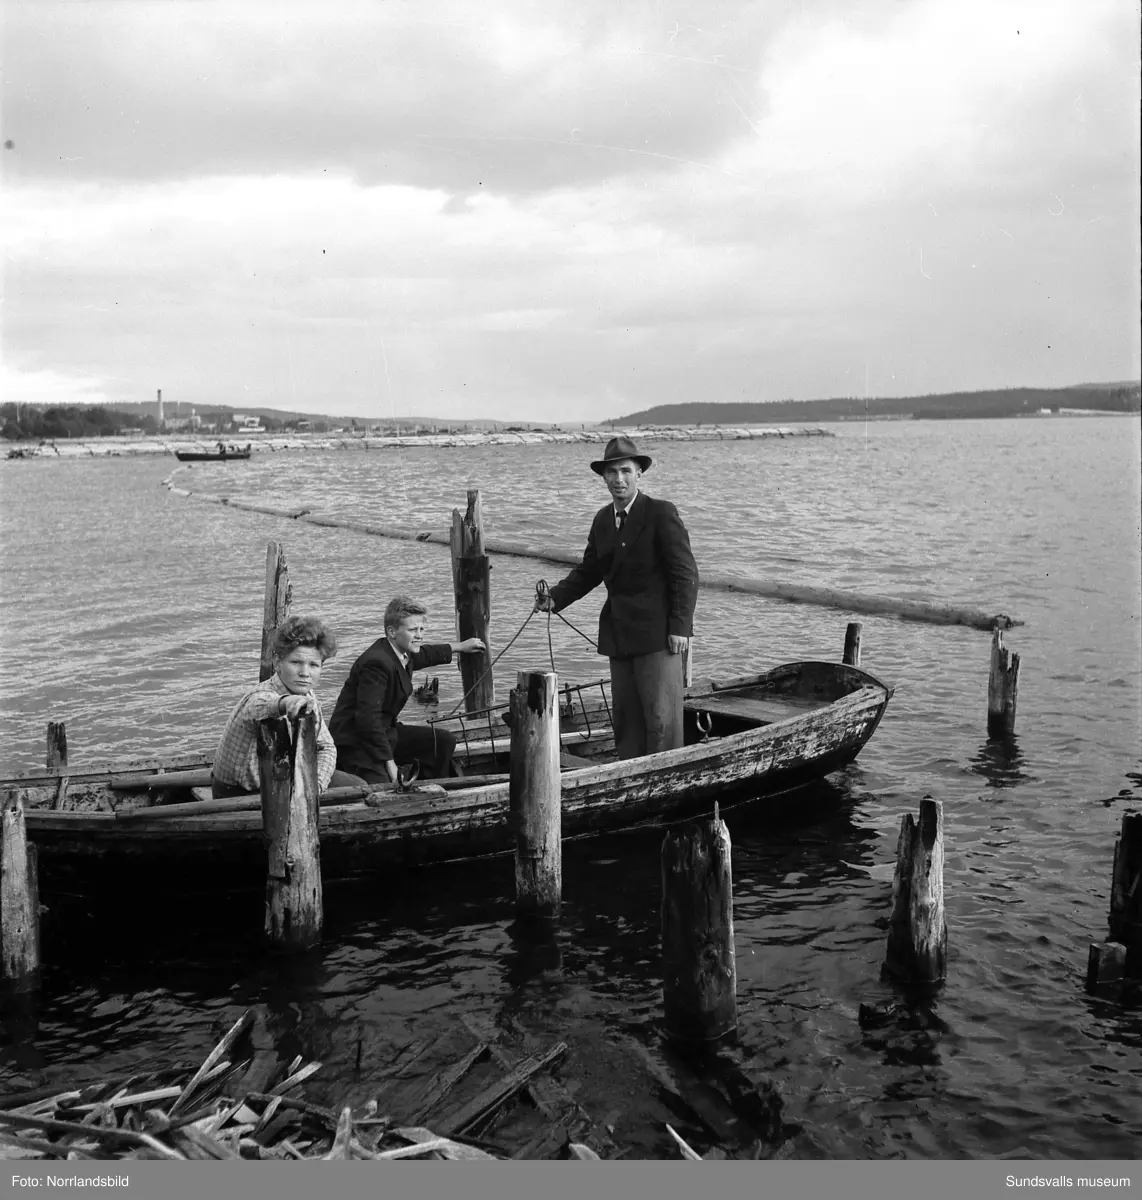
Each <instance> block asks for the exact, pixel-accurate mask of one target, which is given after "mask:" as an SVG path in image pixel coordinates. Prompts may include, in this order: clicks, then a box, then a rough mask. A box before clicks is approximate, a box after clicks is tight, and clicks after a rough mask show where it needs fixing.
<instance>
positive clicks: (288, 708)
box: [281, 693, 313, 717]
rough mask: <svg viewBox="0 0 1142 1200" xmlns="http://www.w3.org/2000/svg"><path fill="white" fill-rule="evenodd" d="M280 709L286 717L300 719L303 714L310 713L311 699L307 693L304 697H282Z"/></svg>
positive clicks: (311, 708) (311, 707)
mask: <svg viewBox="0 0 1142 1200" xmlns="http://www.w3.org/2000/svg"><path fill="white" fill-rule="evenodd" d="M281 708H282V713H283V714H284V715H285V716H287V717H300V716H301V714H302V713H303V712H312V710H313V697H312V696H311V695H309V694H308V693H307V694H306V695H304V696H295V695H290V696H283V697H282V703H281Z"/></svg>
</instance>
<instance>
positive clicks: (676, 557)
mask: <svg viewBox="0 0 1142 1200" xmlns="http://www.w3.org/2000/svg"><path fill="white" fill-rule="evenodd" d="M600 583H605V584H606V585H607V602H606V603H605V604H604V605H603V611H602V612H601V613H600V614H599V653H600V654H605V655H606V656H607V657H608V658H633V657H635V656H636V655H640V654H654V653H655V652H657V651H659V650H665V649H667V646H668V643H667V638H668V636H669V635H670V634H676V635H677V636H678V637H690V636H691V635H692V634H693V632H694V605H695V604H696V602H697V600H698V567H697V564H696V563H695V562H694V555H693V553H692V552H691V550H690V535H689V534H688V533H687V532H686V526H685V525H683V524H682V518H681V517H680V516H679V515H678V510H677V509H676V508H675V507H674V505H673V504H671V503H670V501H669V500H655V499H654V498H653V497H652V496H648V495H647V494H646V493H645V492H643V491H639V493H638V498H637V499H636V500H635V502H634V505H633V507H632V508H631V510H630V515H629V516H628V517H627V522H626V527H625V528H624V529H623V531H622V534H621V536H620V534H619V531H618V530H617V529H616V528H615V506H614V505H613V504H608V505H606V507H604V508H601V509H599V511H598V512H597V513H596V514H595V519H594V521H593V522H592V523H591V532H590V534H589V535H588V537H587V549H586V551H585V552H584V554H583V563H582V566H578V567H576V568H575V569H574V570H573V571H572V572H571V573H570V575H568V576H567V577H566V579H563V580H561V581H560V582H559V583H557V584H556V585H555V586H554V587H553V588H552V589H551V595H552V598H553V599H554V601H555V610H556V612H558V611H559V610H560V609H564V608H566V607H567V606H568V605H569V604H573V603H574V602H575V601H576V600H578V599H579V598H580V597H581V596H585V595H586V594H587V593H588V592H589V591H591V590H592V589H593V588H596V587H598V586H599V584H600Z"/></svg>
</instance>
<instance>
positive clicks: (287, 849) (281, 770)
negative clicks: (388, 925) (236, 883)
mask: <svg viewBox="0 0 1142 1200" xmlns="http://www.w3.org/2000/svg"><path fill="white" fill-rule="evenodd" d="M291 724H292V725H293V726H294V728H293V730H292V732H293V736H292V737H291V736H290V734H291V729H290V726H291ZM258 770H259V773H260V777H261V796H262V828H263V829H264V831H265V835H266V843H267V860H268V861H267V870H266V921H265V935H266V940H267V942H268V943H269V945H270V946H271V947H274V948H276V949H280V950H308V949H310V948H311V947H313V946H316V945H317V944H318V943H319V942H320V941H321V929H322V922H323V912H322V891H321V847H320V844H319V842H318V835H317V815H318V788H317V718H316V716H315V714H314V713H313V712H312V711H310V712H304V713H302V715H301V716H300V717H299V718H298V719H297V721H296V722H291V721H290V720H289V719H288V718H286V717H268V718H266V719H265V720H264V721H259V722H258Z"/></svg>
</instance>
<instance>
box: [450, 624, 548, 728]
mask: <svg viewBox="0 0 1142 1200" xmlns="http://www.w3.org/2000/svg"><path fill="white" fill-rule="evenodd" d="M534 616H535V611H534V609H533V610H532V611H531V612H529V613H528V614H527V617H526V618H525V619H524V622H523V624H522V625H521V626H520V627H519V628H518V629H517V630H516V631H515V633H514V634H513V635H512V639H511V641H510V642H508V644H507V645H506V646H505V647H504V648H503V649H502V650H501V651H500V652H499V654H497V655H496V657H495V658H493V659H492V661H491V662H490V663H489V664H488V669H487V670H486V671H484V672H483V674H482V675H480V677H479V678H478V679H477V680H476V682H475V683H474V684H472V686H471V687H470V688H469V689H468V690H467V691H466V692H465V693H464V695H463V696H461V697H460V700H459V703H458V704H457V705H456V707H455V708H453V709H452V710H451V712H446V713H445V714H444V717H445V718H447V717H454V716H455V715H456V714H457V713H458V712H459V711H460V709H461V707H462V706H463V704H464V702H465V701H466V700H467V699H468V697H469V696H470V695H471V694H472V693H473V692H474V691H475V690H476V689H477V688H478V687H479V686H480V684H481V683H483V682H484V679H485V677H486V676H487V675H489V674H490V673H491V670H492V668H493V667H494V666H495V665H496V663H498V662H499V661H500V659H501V658H503V656H504V655H505V654H507V652H508V651H509V650H510V649H511V648H512V645H513V644H514V643H515V641H516V639H517V638H518V637H519V635H520V634H521V633H523V631H524V630H525V629H526V628H527V623H528V621H530V620H531V618H532V617H534ZM437 720H441V718H439V717H438V718H437Z"/></svg>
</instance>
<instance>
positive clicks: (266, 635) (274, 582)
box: [258, 542, 293, 680]
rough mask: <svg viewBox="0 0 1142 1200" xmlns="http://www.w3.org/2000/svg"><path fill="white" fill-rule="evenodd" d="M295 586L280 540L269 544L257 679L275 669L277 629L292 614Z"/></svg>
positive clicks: (271, 672) (268, 674)
mask: <svg viewBox="0 0 1142 1200" xmlns="http://www.w3.org/2000/svg"><path fill="white" fill-rule="evenodd" d="M292 600H293V589H292V588H291V587H290V583H289V568H288V567H287V566H286V558H285V550H283V549H282V546H281V543H280V542H269V543H267V545H266V600H265V607H264V609H263V612H262V663H261V669H260V673H259V675H258V679H259V680H262V679H269V677H270V676H271V675H272V674H273V673H274V631H275V630H276V629H277V627H278V626H279V625H280V624H281V623H282V622H283V621H284V620H285V619H286V618H287V617H288V616H289V606H290V603H291V601H292Z"/></svg>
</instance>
